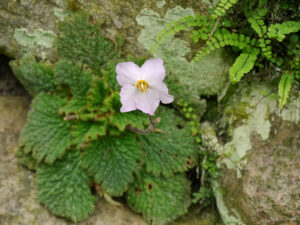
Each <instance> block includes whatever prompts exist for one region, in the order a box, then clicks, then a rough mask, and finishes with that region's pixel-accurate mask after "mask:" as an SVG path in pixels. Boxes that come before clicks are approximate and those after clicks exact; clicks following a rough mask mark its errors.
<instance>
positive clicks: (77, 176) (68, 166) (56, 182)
mask: <svg viewBox="0 0 300 225" xmlns="http://www.w3.org/2000/svg"><path fill="white" fill-rule="evenodd" d="M79 155H80V152H79V151H74V150H71V151H69V152H68V153H67V154H66V155H65V156H64V157H63V158H62V159H61V160H57V161H56V162H55V163H54V164H53V165H46V164H45V165H42V166H41V167H40V168H39V169H38V171H37V179H38V181H37V184H38V200H39V202H41V203H43V204H44V205H45V206H46V207H47V208H49V209H50V211H51V212H52V213H54V214H55V215H57V216H62V217H65V218H68V219H70V220H72V221H74V222H77V221H80V220H83V219H85V218H86V217H87V216H88V215H89V214H91V213H92V212H93V211H94V202H95V200H96V198H95V197H94V196H93V195H92V194H91V191H90V189H89V178H88V176H87V175H86V174H85V172H84V171H83V169H82V168H81V167H80V166H79Z"/></svg>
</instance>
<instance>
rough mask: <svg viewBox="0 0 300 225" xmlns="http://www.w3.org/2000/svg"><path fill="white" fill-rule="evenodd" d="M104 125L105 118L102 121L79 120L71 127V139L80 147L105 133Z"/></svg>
mask: <svg viewBox="0 0 300 225" xmlns="http://www.w3.org/2000/svg"><path fill="white" fill-rule="evenodd" d="M106 125H107V124H106V120H104V121H102V122H94V121H92V122H91V121H88V122H84V121H81V120H79V121H77V122H76V123H75V124H74V125H73V127H72V136H73V138H74V139H73V140H74V142H75V143H76V144H77V145H78V147H79V148H82V147H83V146H84V145H85V144H86V143H88V142H90V141H92V140H97V139H98V138H99V137H101V136H104V135H105V134H106Z"/></svg>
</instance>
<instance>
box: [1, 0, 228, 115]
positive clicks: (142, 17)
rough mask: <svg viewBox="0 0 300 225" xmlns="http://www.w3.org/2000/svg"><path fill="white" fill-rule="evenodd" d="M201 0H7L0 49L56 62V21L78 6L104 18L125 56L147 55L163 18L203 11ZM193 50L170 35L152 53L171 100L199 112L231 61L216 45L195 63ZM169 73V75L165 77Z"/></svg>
mask: <svg viewBox="0 0 300 225" xmlns="http://www.w3.org/2000/svg"><path fill="white" fill-rule="evenodd" d="M208 7H209V4H208V3H206V2H205V1H203V2H202V1H198V2H197V3H195V2H194V1H193V0H188V1H180V0H176V1H164V0H162V1H155V0H151V1H135V0H125V1H119V0H89V1H82V0H69V1H62V0H49V1H48V0H40V1H31V0H23V1H18V0H11V1H1V2H0V24H3V26H1V31H0V53H3V54H5V55H7V56H9V57H11V58H15V59H19V58H20V57H22V56H23V55H24V54H25V53H26V54H27V53H31V54H33V55H34V56H36V57H38V58H40V59H43V60H50V61H52V62H55V61H56V60H57V58H58V56H57V53H56V49H55V38H56V37H57V35H58V33H59V31H58V23H59V22H60V21H62V20H64V18H65V16H67V15H70V14H72V13H74V12H75V11H77V10H80V9H83V10H86V11H87V12H89V14H90V15H91V18H93V20H95V21H98V20H100V21H103V25H102V27H101V33H102V34H103V35H104V36H105V37H109V38H111V37H115V36H116V35H118V36H120V37H121V38H123V39H124V46H123V47H122V49H123V52H124V55H127V54H131V55H133V56H135V57H151V55H150V49H151V44H152V43H153V41H154V40H155V36H156V35H157V34H158V33H159V31H161V30H162V29H163V28H164V27H165V25H166V24H167V23H170V22H171V21H172V20H176V19H179V18H181V17H183V16H186V15H193V14H194V13H196V12H197V13H201V12H205V11H207V9H208ZM191 54H192V49H191V47H190V44H189V42H188V41H187V40H184V39H182V38H178V37H176V38H175V37H170V38H167V39H166V42H164V43H163V44H162V45H161V48H159V49H158V51H157V52H155V53H154V54H153V56H154V57H159V58H162V59H164V62H165V66H166V69H167V73H168V76H167V78H168V80H170V82H168V86H169V89H170V92H171V94H172V95H174V96H175V97H176V98H175V99H176V102H177V103H178V101H179V100H180V99H182V100H184V101H186V102H189V104H191V106H192V107H194V108H195V109H196V111H197V113H198V115H199V116H201V115H202V114H203V113H204V111H205V109H206V102H205V101H204V100H201V99H200V98H199V95H218V94H220V92H221V90H222V87H223V86H224V84H225V82H226V81H227V80H228V79H227V70H228V66H229V64H230V61H229V62H228V58H229V57H228V56H227V55H226V54H225V53H224V51H223V50H217V51H215V52H213V53H211V54H210V55H208V56H206V57H204V58H203V59H202V60H201V61H200V62H198V63H194V62H191V61H190V60H188V59H187V57H188V55H191ZM169 78H170V79H169Z"/></svg>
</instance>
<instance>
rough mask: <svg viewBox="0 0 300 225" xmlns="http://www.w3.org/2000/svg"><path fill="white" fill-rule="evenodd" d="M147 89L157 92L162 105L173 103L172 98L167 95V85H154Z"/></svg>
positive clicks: (162, 83)
mask: <svg viewBox="0 0 300 225" xmlns="http://www.w3.org/2000/svg"><path fill="white" fill-rule="evenodd" d="M149 89H150V90H153V91H155V92H157V93H158V96H159V99H160V100H161V102H162V103H164V104H169V103H171V102H173V101H174V96H172V95H169V93H168V88H167V85H166V84H165V83H164V82H159V83H155V84H154V85H152V86H150V87H149Z"/></svg>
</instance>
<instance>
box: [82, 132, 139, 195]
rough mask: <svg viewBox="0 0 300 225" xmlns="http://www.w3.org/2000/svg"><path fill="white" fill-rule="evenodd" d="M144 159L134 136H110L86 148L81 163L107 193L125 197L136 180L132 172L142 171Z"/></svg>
mask: <svg viewBox="0 0 300 225" xmlns="http://www.w3.org/2000/svg"><path fill="white" fill-rule="evenodd" d="M140 158H141V147H140V146H139V145H138V143H137V141H136V139H135V136H134V135H132V134H126V135H123V136H119V137H111V136H107V137H105V138H101V139H99V140H98V141H94V142H92V143H91V144H90V145H89V146H88V147H87V148H86V149H85V153H84V154H83V157H82V159H81V165H82V167H83V168H85V169H87V171H88V173H89V174H90V175H91V176H93V177H94V179H95V181H96V182H97V183H100V184H101V187H102V189H103V191H104V192H106V193H108V194H109V195H111V196H121V195H122V194H123V192H124V191H125V190H126V188H127V186H128V184H129V182H131V181H132V180H133V177H132V174H133V172H135V171H137V170H138V164H137V163H138V162H137V161H138V160H140Z"/></svg>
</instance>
